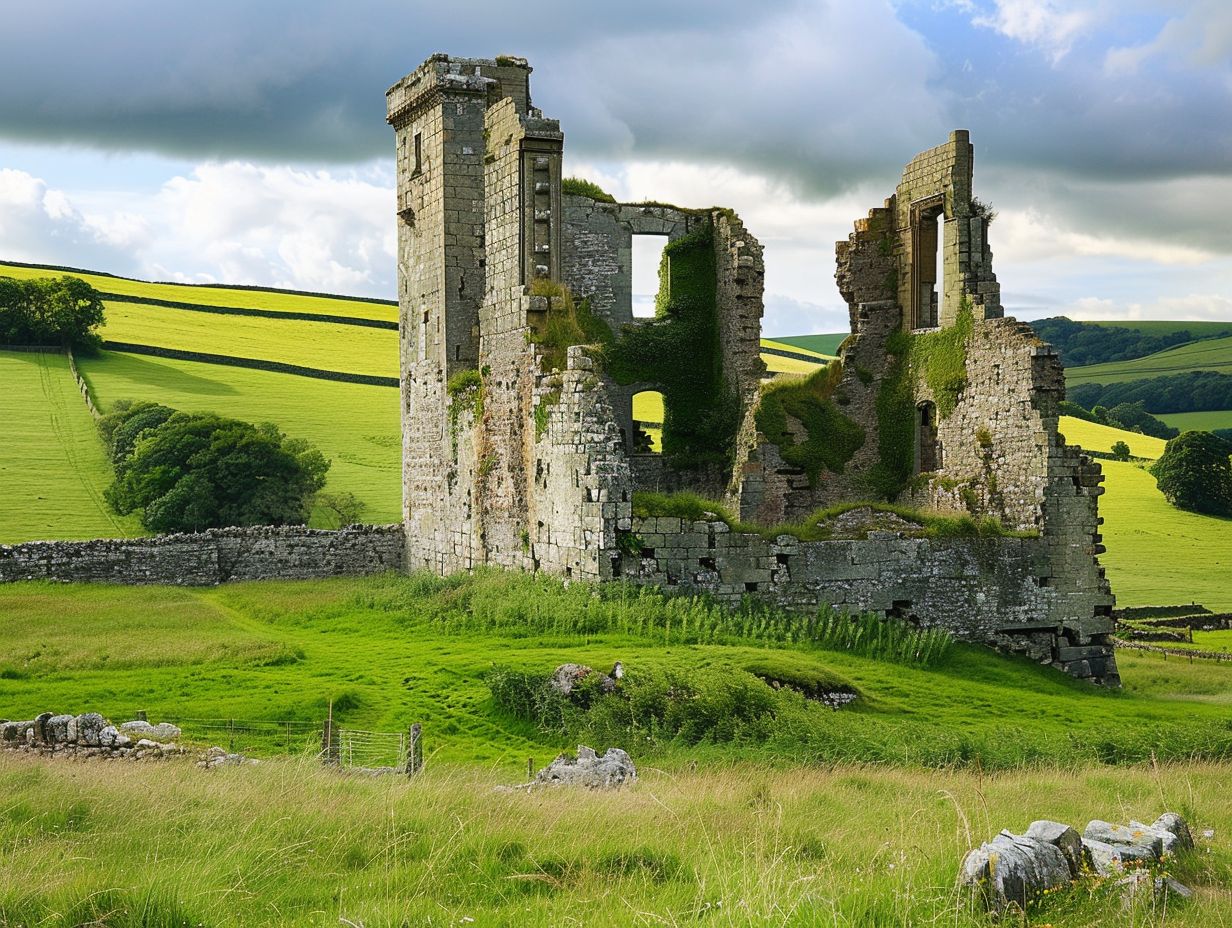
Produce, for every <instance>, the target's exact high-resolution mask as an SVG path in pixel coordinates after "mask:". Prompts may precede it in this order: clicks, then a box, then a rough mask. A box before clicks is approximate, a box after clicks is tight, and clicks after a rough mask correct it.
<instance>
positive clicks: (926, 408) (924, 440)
mask: <svg viewBox="0 0 1232 928" xmlns="http://www.w3.org/2000/svg"><path fill="white" fill-rule="evenodd" d="M915 412H916V430H915V462H916V468H915V471H916V473H917V474H930V473H932V472H933V471H938V470H940V469H941V440H940V439H939V438H938V436H937V406H936V404H934V403H927V402H925V403H921V404H920V405H919V406H917V407H916V411H915Z"/></svg>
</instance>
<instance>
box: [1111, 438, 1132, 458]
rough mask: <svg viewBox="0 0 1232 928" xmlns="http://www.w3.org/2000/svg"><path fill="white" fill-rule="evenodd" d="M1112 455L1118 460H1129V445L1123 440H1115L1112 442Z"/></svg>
mask: <svg viewBox="0 0 1232 928" xmlns="http://www.w3.org/2000/svg"><path fill="white" fill-rule="evenodd" d="M1112 456H1113V457H1114V458H1116V459H1117V460H1118V461H1128V460H1129V445H1127V444H1125V442H1123V441H1115V442H1113V443H1112Z"/></svg>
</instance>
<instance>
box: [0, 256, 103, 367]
mask: <svg viewBox="0 0 1232 928" xmlns="http://www.w3.org/2000/svg"><path fill="white" fill-rule="evenodd" d="M102 324H103V300H102V297H101V296H100V295H99V292H98V291H97V290H95V289H94V288H93V287H91V286H90V285H89V284H88V283H86V282H85V281H84V280H82V279H81V278H80V277H70V276H68V275H67V274H66V275H63V276H61V277H39V278H33V279H31V280H14V279H13V278H11V277H0V345H59V346H63V347H67V348H77V349H83V350H86V351H95V350H97V349H98V347H99V345H101V344H102V337H101V336H100V335H99V334H98V333H97V332H96V331H95V330H96V329H97V328H98V327H99V326H101V325H102Z"/></svg>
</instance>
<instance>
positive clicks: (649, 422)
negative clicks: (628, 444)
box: [633, 390, 663, 454]
mask: <svg viewBox="0 0 1232 928" xmlns="http://www.w3.org/2000/svg"><path fill="white" fill-rule="evenodd" d="M633 452H634V454H662V453H663V394H662V393H660V392H659V391H657V390H643V391H642V392H641V393H635V394H634V395H633Z"/></svg>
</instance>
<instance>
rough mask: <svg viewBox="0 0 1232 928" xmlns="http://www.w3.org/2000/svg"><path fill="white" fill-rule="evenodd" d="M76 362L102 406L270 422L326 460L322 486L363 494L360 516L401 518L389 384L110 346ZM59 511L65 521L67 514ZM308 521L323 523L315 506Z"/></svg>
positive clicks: (393, 394) (394, 400) (394, 401)
mask: <svg viewBox="0 0 1232 928" xmlns="http://www.w3.org/2000/svg"><path fill="white" fill-rule="evenodd" d="M390 334H391V335H394V334H396V333H390ZM79 367H80V370H81V373H82V376H83V377H85V378H86V381H87V382H88V383H89V384H90V387H91V390H92V392H93V393H94V396H95V399H96V401H97V402H98V403H99V404H100V406H101V407H102V408H103V410H104V411H106V410H107V409H108V408H109V407H110V406H111V404H113V403H114V402H115V401H116V400H119V399H137V400H151V401H155V402H159V403H165V404H166V405H168V406H174V407H175V408H177V409H183V410H185V411H188V412H206V411H215V412H220V413H223V414H224V415H228V416H233V417H235V418H237V419H244V420H247V421H250V422H273V423H275V424H277V425H278V426H279V427H280V428H282V429H283V430H284V431H285V432H287V433H288V434H289V435H293V436H296V437H301V438H306V439H308V440H309V441H311V442H312V443H314V444H315V445H316V446H317V447H318V448H320V449H321V451H322V452H323V453H324V454H325V456H326V457H327V458H329V459H330V460H331V461H333V466H332V467H331V468H330V471H329V481H328V483H327V485H326V492H330V491H350V492H352V493H354V494H355V495H356V496H358V497H359V498H360V499H362V500H364V501H365V502H366V503H367V504H368V510H367V511H366V512H365V513H364V516H363V517H364V519H365V520H366V521H371V522H396V521H398V520H399V519H400V518H401V515H400V513H401V499H402V490H401V487H402V482H401V479H400V477H399V468H400V464H401V442H400V439H399V418H398V391H397V390H394V389H391V388H389V387H370V386H364V385H360V384H350V383H336V382H331V381H325V380H314V379H312V378H308V377H297V376H295V375H293V374H276V373H271V372H269V371H254V370H245V369H242V368H236V367H228V366H225V365H219V364H201V363H197V362H194V361H173V360H169V359H166V358H152V357H143V356H139V355H131V354H122V353H119V352H111V351H105V352H103V353H102V354H101V356H100V357H98V358H82V359H81V360H80V362H79ZM78 402H80V400H79V401H78ZM62 518H64V519H65V520H66V521H68V522H69V523H70V524H71V520H72V516H71V513H65V514H64V515H63V516H62ZM311 524H314V525H322V526H325V525H328V524H329V523H328V521H327V519H326V517H325V515H324V513H320V512H318V513H315V514H314V517H313V520H312V523H311Z"/></svg>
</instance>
